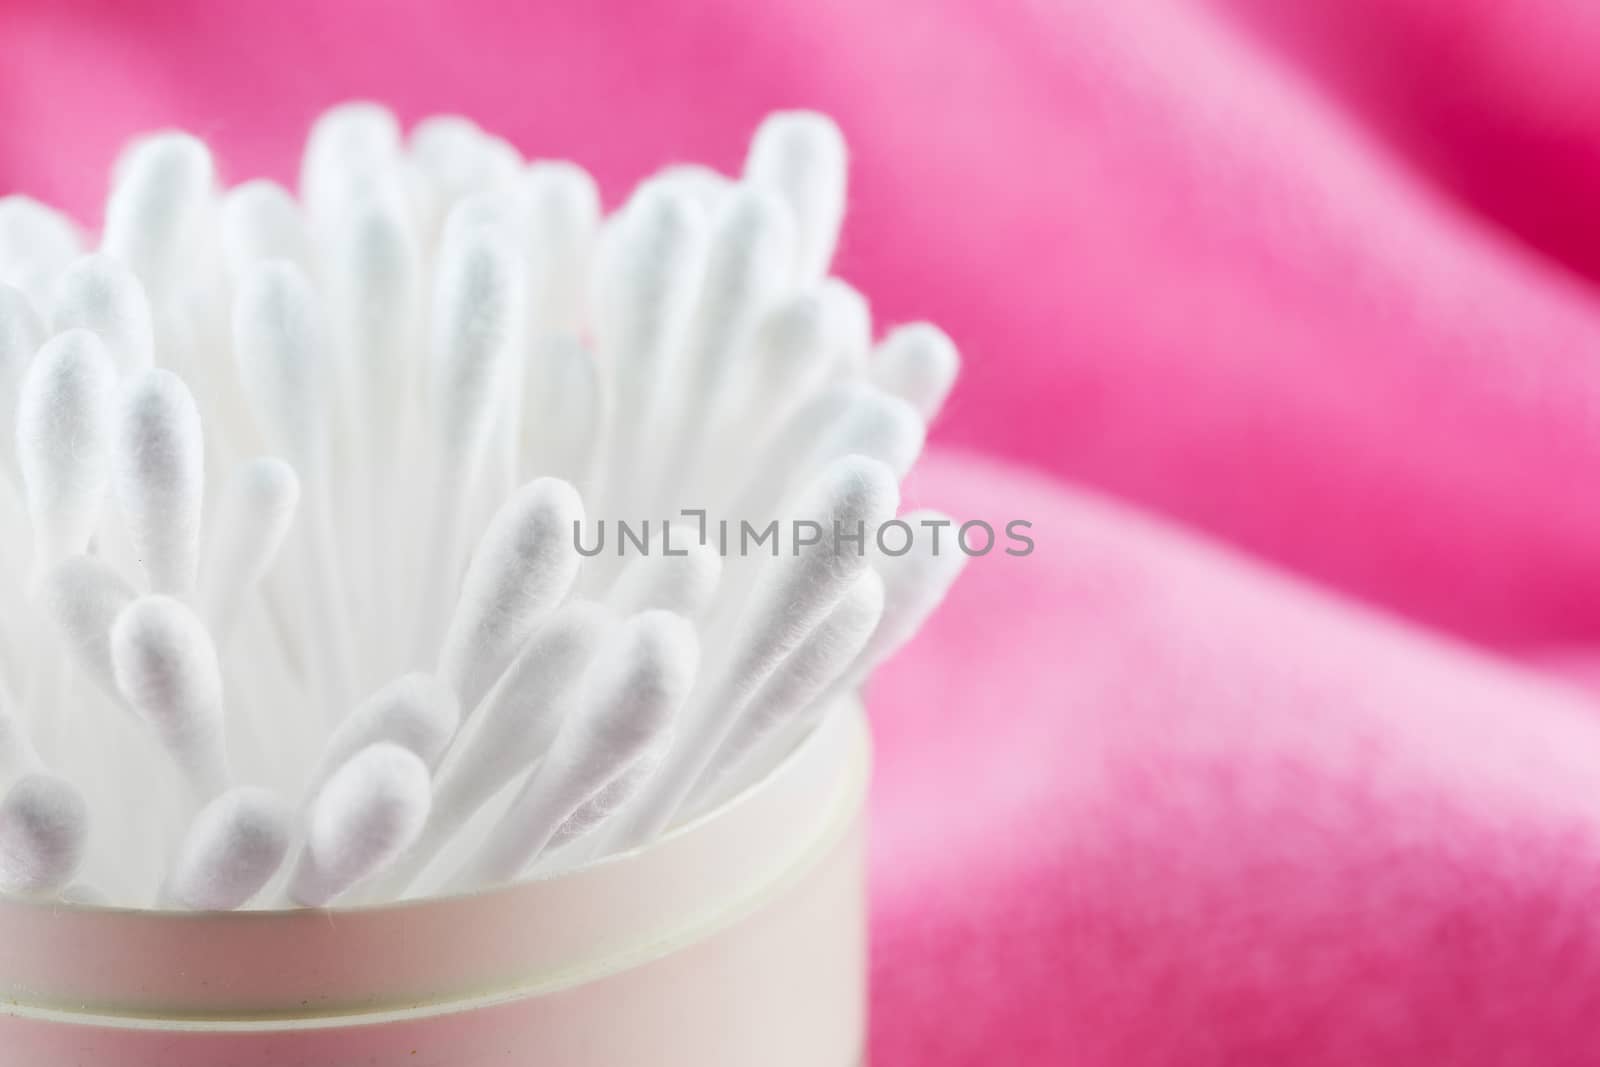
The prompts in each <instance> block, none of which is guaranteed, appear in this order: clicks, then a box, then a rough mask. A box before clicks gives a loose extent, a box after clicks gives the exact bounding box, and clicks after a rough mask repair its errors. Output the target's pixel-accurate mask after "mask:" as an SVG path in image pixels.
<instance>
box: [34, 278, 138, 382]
mask: <svg viewBox="0 0 1600 1067" xmlns="http://www.w3.org/2000/svg"><path fill="white" fill-rule="evenodd" d="M50 325H51V326H52V327H53V328H54V329H55V331H56V332H57V333H61V332H62V331H64V330H70V329H73V328H74V327H81V328H83V329H85V330H92V331H93V332H94V333H96V334H97V335H99V337H100V339H101V340H102V341H104V342H105V344H106V350H107V351H108V352H110V354H111V358H112V360H113V362H115V363H116V365H117V369H118V370H119V371H120V372H121V373H122V374H124V375H129V374H138V373H140V372H141V371H145V370H148V369H150V367H151V366H153V365H154V363H155V345H156V342H155V332H154V327H152V326H151V323H150V303H149V301H148V300H146V299H145V294H144V286H143V285H141V284H140V283H139V279H138V278H137V277H136V276H135V275H134V273H133V271H131V270H129V269H128V268H127V267H126V266H125V265H123V264H122V263H121V262H120V261H118V260H116V259H113V258H112V257H111V256H108V255H105V254H104V253H97V254H95V255H90V256H84V257H83V258H82V259H79V260H77V261H75V262H74V263H73V264H72V265H71V266H69V267H68V268H67V269H66V271H65V272H63V273H62V275H61V278H60V280H58V281H57V282H56V300H55V311H54V313H53V314H52V315H51V318H50Z"/></svg>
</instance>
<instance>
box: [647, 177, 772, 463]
mask: <svg viewBox="0 0 1600 1067" xmlns="http://www.w3.org/2000/svg"><path fill="white" fill-rule="evenodd" d="M793 231H794V223H793V221H792V219H791V217H790V215H789V211H788V209H787V208H786V207H785V205H784V202H783V200H782V199H781V198H779V197H778V196H777V195H776V194H774V193H772V192H768V191H766V190H763V189H760V188H742V189H738V190H736V191H734V192H732V193H730V194H729V195H728V196H727V197H726V198H725V199H724V200H723V201H722V203H721V204H720V205H719V206H718V210H717V214H716V216H715V217H714V218H713V220H712V223H711V229H710V236H709V239H708V242H707V253H706V264H705V271H704V275H703V277H702V279H701V283H700V293H699V296H698V297H697V298H696V300H695V304H694V312H693V314H692V315H691V316H690V319H689V323H688V329H687V333H686V335H685V337H684V342H683V357H684V358H683V359H681V360H680V361H679V366H678V368H677V373H676V374H675V375H674V377H675V378H676V379H677V382H676V385H675V388H676V390H677V392H678V393H679V394H680V396H681V398H682V399H681V400H680V402H679V410H677V411H676V412H674V413H673V416H672V424H673V426H674V429H675V431H676V432H675V442H674V443H673V444H672V445H670V446H669V448H668V450H667V451H666V453H665V457H664V458H665V461H666V463H667V466H666V467H665V468H664V469H665V470H672V469H674V468H681V469H682V470H683V472H684V475H683V476H684V477H685V478H689V477H692V475H693V471H694V470H695V468H696V467H697V465H698V463H699V462H700V458H701V457H700V454H699V453H700V447H701V446H703V445H704V443H705V442H704V428H705V426H706V425H708V424H710V423H712V422H713V421H715V419H716V418H717V417H718V415H719V414H720V409H721V403H722V398H723V396H724V395H725V393H726V388H727V384H728V378H729V376H730V372H731V370H732V368H733V365H734V360H735V357H736V355H737V354H739V353H741V352H742V350H743V348H744V346H745V345H746V344H747V343H748V341H749V336H750V334H751V333H752V332H754V330H755V328H756V324H757V323H758V322H759V321H760V319H761V316H762V315H763V314H765V313H766V311H767V309H768V308H769V307H771V305H772V304H773V303H774V302H775V301H776V300H777V299H778V298H779V296H781V295H782V293H783V290H784V288H785V285H786V283H787V281H788V276H789V272H790V268H791V266H792V263H793V255H794V254H793V251H792V246H793V244H794V232H793Z"/></svg>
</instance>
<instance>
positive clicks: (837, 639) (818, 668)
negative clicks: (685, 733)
mask: <svg viewBox="0 0 1600 1067" xmlns="http://www.w3.org/2000/svg"><path fill="white" fill-rule="evenodd" d="M883 608H884V582H883V579H882V578H881V577H879V576H878V574H877V572H876V571H872V570H867V571H865V572H863V573H862V574H860V575H859V576H858V577H857V578H856V579H855V581H854V582H852V583H851V585H850V588H849V589H848V590H846V592H845V594H844V596H843V597H842V598H841V599H840V600H839V602H838V603H837V604H835V605H834V607H833V610H832V611H830V612H828V614H827V617H825V618H824V619H823V620H822V621H821V622H819V623H818V624H817V625H816V627H815V628H814V629H813V630H812V631H811V632H810V633H809V634H807V635H806V637H805V639H804V640H803V641H801V643H800V645H799V646H798V647H797V648H796V649H795V650H794V651H793V652H792V653H790V654H789V656H788V657H787V658H786V659H785V660H784V661H783V662H782V663H781V664H780V665H779V666H778V667H777V669H776V670H774V671H773V672H772V674H771V676H770V677H768V678H767V680H766V681H765V682H764V683H763V684H762V686H761V688H760V689H759V690H757V691H756V694H755V695H754V696H753V697H752V698H751V699H750V702H749V710H748V711H746V712H745V714H743V715H741V716H739V719H738V721H737V722H736V723H735V724H734V726H733V728H732V729H731V730H730V731H729V732H728V736H727V737H726V738H725V739H724V740H723V742H722V744H721V745H720V746H719V747H718V749H717V751H716V753H715V755H714V756H713V757H712V760H711V762H710V764H709V765H708V766H707V768H706V770H705V772H704V773H703V775H702V776H701V779H700V782H699V784H698V785H697V786H696V791H697V792H698V793H700V794H702V795H704V794H712V793H715V794H718V795H727V792H728V786H727V780H728V779H730V778H734V777H736V772H737V771H738V770H739V768H740V766H741V764H742V763H743V762H744V761H745V760H746V759H747V758H748V757H749V756H750V754H751V753H752V752H753V751H754V750H756V749H757V748H758V747H759V746H760V745H761V744H762V743H763V742H764V741H766V740H767V739H768V738H770V737H772V736H774V735H776V734H779V733H783V734H786V735H787V734H804V733H806V732H809V731H808V728H809V727H810V726H811V725H813V721H814V719H815V717H816V716H818V715H820V714H821V713H822V712H823V711H825V710H826V706H825V705H819V703H818V698H820V697H821V696H822V695H823V693H824V692H825V691H826V690H827V689H828V687H829V686H830V685H832V684H833V683H834V682H835V681H836V680H837V679H838V677H839V675H840V673H841V672H843V671H844V670H845V669H846V668H847V667H849V666H850V665H851V664H852V663H853V662H854V661H855V659H856V657H857V656H858V655H859V654H860V653H861V650H862V649H863V648H864V647H865V646H866V644H867V641H868V639H869V638H870V637H871V636H872V633H873V630H874V629H876V628H877V626H878V622H879V620H880V619H881V618H882V617H883ZM736 784H737V785H742V784H744V783H743V781H739V782H737V783H736Z"/></svg>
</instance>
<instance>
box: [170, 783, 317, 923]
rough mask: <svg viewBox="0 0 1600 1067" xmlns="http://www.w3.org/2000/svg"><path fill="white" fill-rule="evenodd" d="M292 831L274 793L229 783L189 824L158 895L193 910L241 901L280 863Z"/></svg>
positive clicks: (228, 907)
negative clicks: (226, 789) (164, 884)
mask: <svg viewBox="0 0 1600 1067" xmlns="http://www.w3.org/2000/svg"><path fill="white" fill-rule="evenodd" d="M291 834H292V830H291V813H290V808H289V805H287V804H286V803H284V801H283V800H282V799H281V798H280V797H278V795H277V794H275V793H273V792H271V791H270V790H267V789H259V788H256V787H253V786H242V787H240V788H238V789H230V790H229V791H228V792H226V793H223V794H222V795H221V796H219V797H217V799H215V800H213V801H212V802H211V803H209V804H207V805H206V806H205V807H204V808H202V809H201V810H200V813H199V814H198V815H196V816H195V817H194V821H193V822H191V823H190V824H189V830H188V833H186V834H185V835H184V838H183V844H182V845H181V846H180V847H179V849H178V856H177V859H176V860H175V861H174V862H173V865H172V870H171V873H170V874H169V875H168V877H167V883H166V886H165V888H164V889H163V891H162V897H163V899H164V900H166V901H167V902H169V903H170V904H173V905H175V906H177V907H181V908H189V909H192V910H194V911H231V910H233V909H234V908H238V907H242V906H243V905H245V904H247V903H249V902H250V900H251V899H252V898H253V897H255V895H256V894H257V893H259V892H261V890H262V888H263V887H264V886H266V884H267V882H268V881H270V880H271V878H272V876H273V875H274V874H276V873H277V871H278V868H279V867H281V866H282V865H283V859H284V856H285V854H286V853H287V852H288V850H289V841H290V837H291Z"/></svg>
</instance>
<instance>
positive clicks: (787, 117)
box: [744, 111, 849, 283]
mask: <svg viewBox="0 0 1600 1067" xmlns="http://www.w3.org/2000/svg"><path fill="white" fill-rule="evenodd" d="M848 162H849V161H848V158H847V155H846V150H845V143H844V135H843V134H841V133H840V132H839V127H838V126H837V125H835V124H834V121H833V120H832V119H830V118H828V117H827V116H826V115H820V114H817V113H816V112H814V111H786V112H779V113H777V114H775V115H771V116H769V117H768V118H767V119H766V121H764V122H763V123H762V124H761V126H760V128H759V129H757V130H756V135H755V137H754V138H753V139H752V140H751V142H750V153H749V155H748V156H747V157H746V159H745V165H744V175H745V178H746V180H748V181H750V182H752V183H754V184H757V185H764V186H767V187H769V188H772V189H775V190H777V191H778V192H779V193H781V194H782V195H783V197H784V199H785V200H787V201H788V204H789V209H790V210H791V211H793V212H794V217H795V221H796V223H797V224H798V225H797V226H796V227H795V234H796V236H797V237H798V240H797V241H796V243H795V249H794V270H795V278H796V280H797V281H800V282H806V283H809V282H813V281H816V280H817V279H818V278H821V277H822V276H823V275H824V274H826V273H827V272H828V263H829V261H830V260H832V259H833V249H834V245H836V244H837V243H838V240H839V227H840V224H841V223H842V222H843V221H844V194H845V178H846V169H847V167H848Z"/></svg>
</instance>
